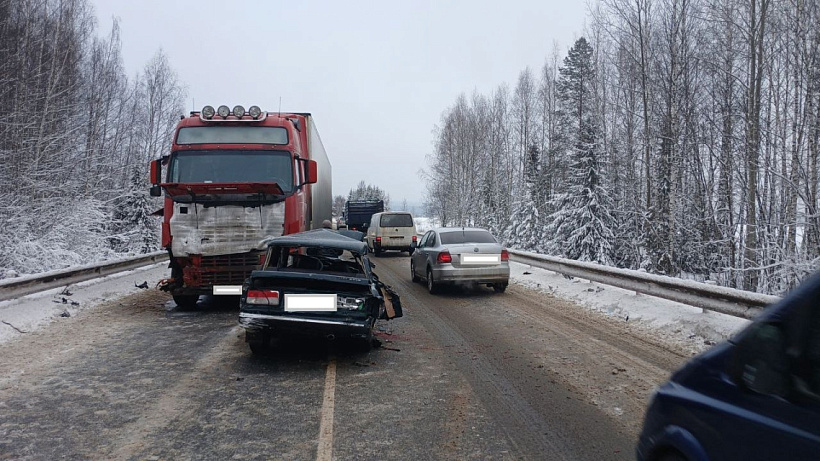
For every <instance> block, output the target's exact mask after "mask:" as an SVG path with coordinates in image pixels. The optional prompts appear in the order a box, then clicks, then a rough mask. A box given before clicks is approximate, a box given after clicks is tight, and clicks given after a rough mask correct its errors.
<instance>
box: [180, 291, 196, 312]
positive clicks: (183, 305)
mask: <svg viewBox="0 0 820 461" xmlns="http://www.w3.org/2000/svg"><path fill="white" fill-rule="evenodd" d="M198 299H199V295H174V302H175V303H177V307H179V308H180V309H181V310H184V311H190V310H194V309H196V302H197V300H198Z"/></svg>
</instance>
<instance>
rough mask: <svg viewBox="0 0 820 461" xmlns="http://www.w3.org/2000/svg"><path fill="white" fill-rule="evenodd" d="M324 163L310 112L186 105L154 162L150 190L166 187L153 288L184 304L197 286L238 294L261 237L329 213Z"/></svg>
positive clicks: (257, 260) (190, 302)
mask: <svg viewBox="0 0 820 461" xmlns="http://www.w3.org/2000/svg"><path fill="white" fill-rule="evenodd" d="M163 167H165V168H164V171H165V181H162V173H163ZM330 168H331V167H330V162H329V161H328V158H327V154H326V153H325V149H324V147H323V146H322V141H321V139H320V138H319V132H318V131H317V130H316V125H315V124H314V122H313V117H311V115H310V114H307V113H275V112H263V111H261V110H260V109H259V107H257V106H252V107H250V109H249V110H248V111H247V112H246V111H245V109H244V108H243V107H242V106H236V107H234V108H233V110H230V109H229V108H228V107H227V106H220V107H219V108H218V109H216V110H215V109H214V108H213V107H211V106H205V107H204V108H203V109H202V110H201V111H199V112H191V114H190V116H188V117H184V118H183V119H182V120H181V121H180V122H179V124H178V125H177V128H176V130H175V132H174V140H173V144H172V146H171V153H170V154H169V155H167V156H163V157H162V158H160V159H157V160H154V161H152V162H151V168H150V174H151V184H152V187H151V195H153V196H161V195H162V193H163V191H164V192H165V203H164V207H163V210H162V215H163V220H162V246H163V248H165V249H167V251H168V254H169V255H170V258H171V263H170V268H171V277H170V278H169V279H166V280H163V281H162V282H161V285H160V288H162V289H164V290H166V291H170V292H171V294H172V295H173V297H174V301H176V303H177V305H179V306H180V307H182V308H192V307H194V306H195V305H196V302H197V299H198V297H199V295H203V294H213V295H240V294H241V293H242V283H243V282H244V281H245V279H246V278H247V277H248V276H249V275H250V272H251V271H252V270H255V269H257V268H258V267H260V264H261V258H263V257H264V256H263V255H264V251H263V247H262V246H260V242H261V241H262V240H264V239H266V238H269V237H276V236H280V235H284V234H292V233H295V232H302V231H305V230H309V229H315V228H319V227H321V224H322V221H323V220H325V219H331V205H332V204H331V170H330Z"/></svg>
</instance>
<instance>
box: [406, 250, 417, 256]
mask: <svg viewBox="0 0 820 461" xmlns="http://www.w3.org/2000/svg"><path fill="white" fill-rule="evenodd" d="M414 251H416V250H415V249H413V248H410V249H409V250H407V254H408V255H410V256H413V252H414Z"/></svg>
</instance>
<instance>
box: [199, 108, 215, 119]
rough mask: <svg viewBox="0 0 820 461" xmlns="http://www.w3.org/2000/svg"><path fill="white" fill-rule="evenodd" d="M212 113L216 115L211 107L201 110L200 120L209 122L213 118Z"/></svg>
mask: <svg viewBox="0 0 820 461" xmlns="http://www.w3.org/2000/svg"><path fill="white" fill-rule="evenodd" d="M214 113H216V111H215V110H214V107H213V106H205V107H203V108H202V118H205V119H207V120H210V119H212V118H214Z"/></svg>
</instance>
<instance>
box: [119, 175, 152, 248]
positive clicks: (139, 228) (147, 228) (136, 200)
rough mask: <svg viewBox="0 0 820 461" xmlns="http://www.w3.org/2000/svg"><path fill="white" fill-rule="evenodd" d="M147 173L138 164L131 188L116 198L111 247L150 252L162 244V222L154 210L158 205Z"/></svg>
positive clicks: (132, 177) (132, 176)
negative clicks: (146, 180)
mask: <svg viewBox="0 0 820 461" xmlns="http://www.w3.org/2000/svg"><path fill="white" fill-rule="evenodd" d="M143 176H144V175H143V174H142V173H141V171H140V169H139V168H134V169H133V172H132V175H131V184H130V186H131V190H130V191H128V192H127V193H126V194H125V195H123V196H121V197H119V198H118V199H117V200H115V201H114V208H113V210H112V222H113V224H112V231H113V232H112V235H111V237H109V241H110V242H111V247H112V249H114V250H115V251H117V252H129V253H150V252H152V251H156V250H157V248H158V246H159V239H158V238H157V237H158V236H157V231H158V228H159V225H158V224H159V223H158V222H157V220H156V218H155V217H153V216H152V215H151V214H152V212H153V208H155V207H156V206H155V205H154V204H152V203H151V198H150V197H149V195H148V192H147V190H146V188H145V184H144V181H143V179H142V178H143Z"/></svg>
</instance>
